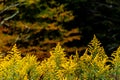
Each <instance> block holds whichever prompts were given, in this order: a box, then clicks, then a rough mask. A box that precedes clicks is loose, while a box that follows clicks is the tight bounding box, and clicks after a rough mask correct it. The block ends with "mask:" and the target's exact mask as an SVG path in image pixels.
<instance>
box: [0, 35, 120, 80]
mask: <svg viewBox="0 0 120 80" xmlns="http://www.w3.org/2000/svg"><path fill="white" fill-rule="evenodd" d="M100 44H101V43H100V41H99V40H98V39H97V38H96V36H95V35H94V38H93V40H92V41H91V42H90V43H89V45H88V48H87V49H86V51H85V53H84V54H83V55H82V56H81V57H80V56H79V53H78V52H77V51H76V55H71V56H70V57H66V53H65V51H64V49H63V48H62V46H61V45H60V43H58V44H57V46H56V47H55V48H53V50H52V51H50V54H51V56H50V58H48V59H44V60H43V61H42V62H39V61H37V58H36V57H35V56H33V55H26V56H24V57H22V56H21V52H20V51H19V50H18V49H17V47H16V44H15V45H14V46H13V48H12V49H11V50H10V51H9V52H8V53H9V54H8V55H7V56H5V57H0V61H1V62H0V80H119V79H120V76H119V75H120V70H119V65H120V62H119V52H120V50H119V48H118V49H117V51H115V52H114V53H113V54H112V57H110V58H111V59H110V58H108V57H107V55H106V54H105V52H104V49H103V47H101V45H100ZM106 62H111V63H112V64H113V66H112V67H111V66H110V65H106Z"/></svg>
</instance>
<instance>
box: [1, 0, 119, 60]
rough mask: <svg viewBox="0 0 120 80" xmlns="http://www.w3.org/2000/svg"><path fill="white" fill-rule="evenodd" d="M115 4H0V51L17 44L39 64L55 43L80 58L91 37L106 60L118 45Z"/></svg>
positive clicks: (50, 0) (8, 0)
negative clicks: (76, 53)
mask: <svg viewBox="0 0 120 80" xmlns="http://www.w3.org/2000/svg"><path fill="white" fill-rule="evenodd" d="M119 14H120V1H118V0H114V1H112V0H104V1H102V0H98V1H96V0H89V1H88V0H0V51H1V52H2V53H3V55H6V54H7V52H8V51H9V50H10V49H11V48H12V46H13V45H14V44H17V46H18V48H19V49H20V51H21V52H22V53H23V54H22V55H23V56H25V55H26V53H29V54H34V55H37V56H38V59H39V60H43V59H44V58H47V57H49V56H50V54H49V50H50V49H52V47H55V46H56V44H57V43H58V42H60V43H61V45H62V46H63V47H64V48H65V50H66V52H67V56H69V55H71V54H75V53H74V52H75V51H76V50H77V51H78V52H79V53H80V55H82V53H83V51H84V50H85V49H86V46H87V45H88V43H89V42H90V40H91V39H92V38H93V35H94V34H95V35H96V36H97V38H98V39H99V40H100V41H101V43H102V45H103V46H104V48H105V51H106V54H107V55H108V56H110V55H111V54H110V53H112V52H113V51H115V50H116V49H117V48H118V46H119V45H120V15H119Z"/></svg>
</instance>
